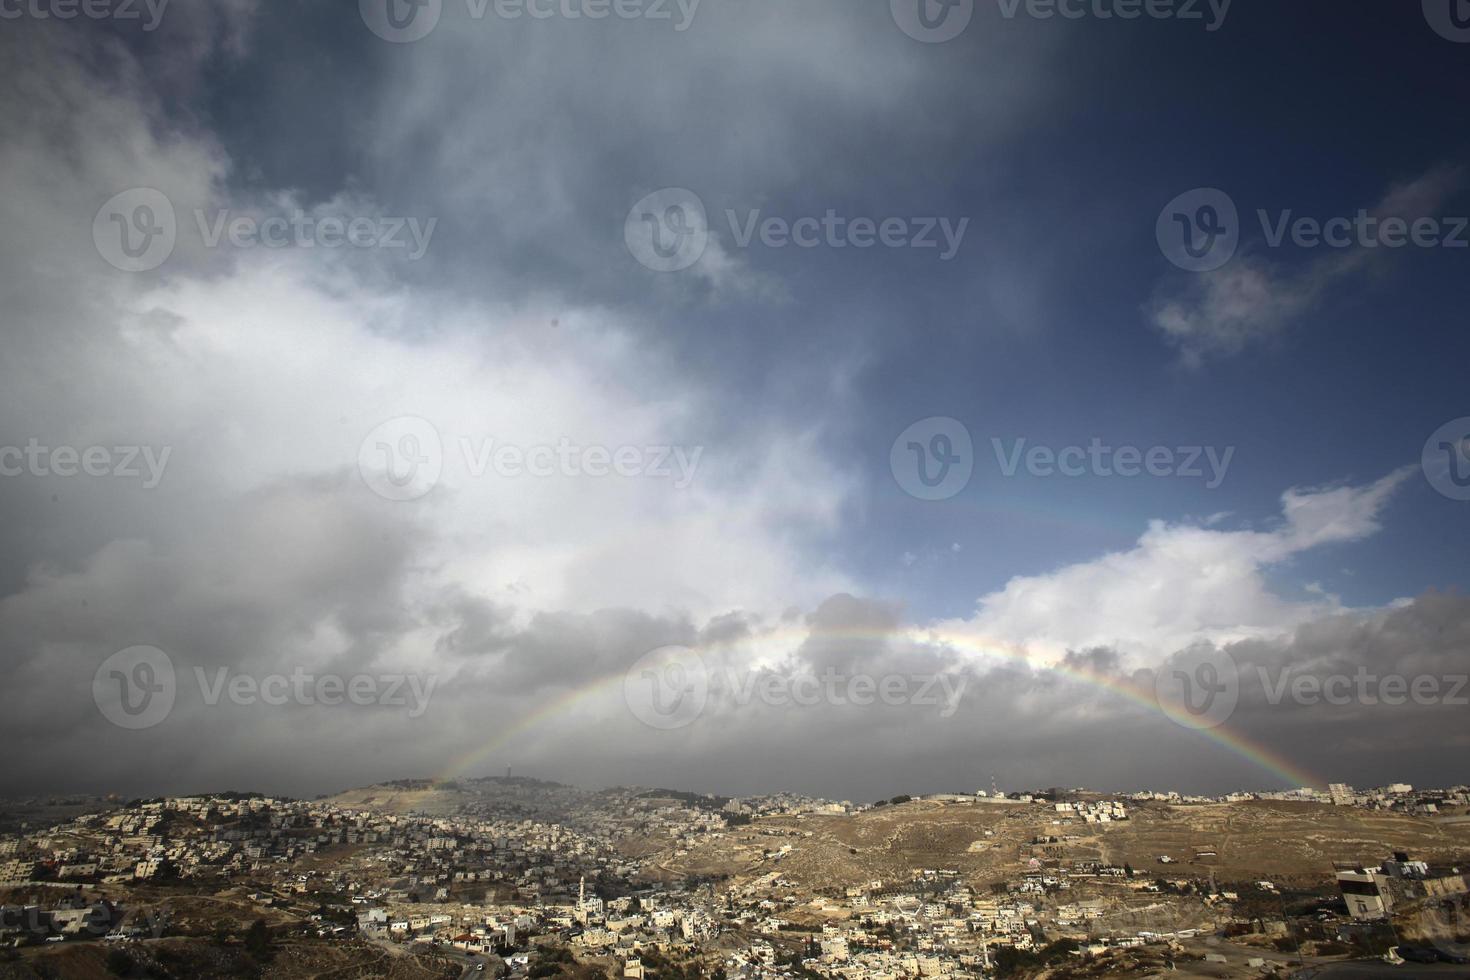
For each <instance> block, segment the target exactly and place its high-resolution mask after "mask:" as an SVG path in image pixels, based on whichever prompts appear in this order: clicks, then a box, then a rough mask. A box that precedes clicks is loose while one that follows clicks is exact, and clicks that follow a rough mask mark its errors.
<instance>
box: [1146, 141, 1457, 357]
mask: <svg viewBox="0 0 1470 980" xmlns="http://www.w3.org/2000/svg"><path fill="white" fill-rule="evenodd" d="M1463 183H1464V173H1463V170H1462V169H1461V168H1458V167H1437V168H1435V169H1433V170H1430V171H1428V172H1427V173H1424V174H1422V175H1420V176H1419V177H1417V178H1415V179H1414V180H1411V181H1407V182H1405V183H1402V184H1395V185H1393V186H1392V187H1390V188H1389V189H1388V190H1387V191H1386V192H1385V193H1384V196H1383V198H1382V199H1381V200H1380V201H1379V202H1378V204H1377V205H1375V206H1374V207H1373V208H1372V209H1370V214H1371V215H1372V216H1373V217H1374V218H1377V219H1379V220H1382V219H1383V218H1387V217H1398V218H1404V219H1406V220H1410V221H1412V220H1413V219H1415V218H1421V217H1427V216H1434V215H1436V214H1437V212H1438V209H1439V208H1440V207H1441V206H1442V205H1443V204H1444V203H1445V201H1447V200H1448V199H1449V198H1450V197H1451V196H1452V195H1453V194H1454V193H1455V192H1456V191H1458V190H1459V189H1460V187H1461V186H1462V185H1463ZM1345 216H1347V215H1345ZM1295 217H1301V216H1300V215H1297V216H1295ZM1241 220H1242V221H1245V220H1249V219H1248V218H1247V216H1246V214H1245V213H1242V215H1241ZM1272 220H1273V221H1277V220H1280V217H1279V216H1275V215H1273V216H1272ZM1288 244H1289V239H1288ZM1322 251H1323V252H1327V253H1329V254H1325V255H1321V256H1320V257H1317V258H1314V259H1312V260H1311V261H1309V262H1308V263H1307V264H1306V265H1305V266H1304V267H1302V268H1300V269H1293V268H1290V267H1288V266H1286V265H1285V264H1284V263H1282V262H1281V261H1280V260H1279V259H1277V258H1275V257H1272V258H1268V257H1266V256H1265V255H1262V254H1259V253H1256V254H1243V255H1240V256H1237V257H1236V258H1235V259H1234V260H1232V261H1231V262H1229V263H1228V264H1226V265H1225V266H1224V267H1222V268H1220V269H1218V270H1216V271H1215V272H1211V273H1205V274H1200V275H1194V276H1192V277H1191V278H1190V280H1189V283H1188V285H1187V286H1186V287H1184V288H1183V289H1182V290H1180V289H1178V288H1176V283H1177V278H1175V279H1171V280H1168V281H1166V282H1164V283H1160V285H1159V287H1158V288H1157V289H1156V290H1155V293H1154V297H1153V299H1152V301H1151V302H1150V303H1149V305H1148V310H1147V312H1148V316H1149V319H1150V320H1151V321H1152V323H1153V325H1154V326H1155V327H1156V328H1157V329H1159V330H1160V331H1161V332H1162V333H1163V335H1164V338H1165V339H1166V340H1167V341H1168V342H1169V343H1170V344H1171V345H1173V346H1174V347H1177V348H1178V349H1179V353H1180V357H1181V358H1182V359H1183V361H1184V363H1185V364H1187V365H1188V366H1190V367H1198V366H1200V365H1201V364H1202V363H1204V361H1205V360H1206V359H1208V358H1211V357H1228V356H1230V355H1233V354H1238V353H1240V352H1241V351H1242V350H1245V349H1246V348H1247V347H1250V346H1251V345H1254V344H1259V343H1264V342H1268V341H1270V340H1272V339H1273V338H1276V337H1278V336H1280V335H1281V333H1282V332H1283V331H1285V330H1286V329H1287V328H1289V327H1290V326H1291V324H1292V323H1293V322H1294V321H1296V320H1297V319H1299V318H1300V317H1301V316H1303V315H1304V314H1306V313H1308V312H1310V311H1311V310H1313V309H1314V308H1316V307H1317V306H1318V304H1320V303H1321V302H1322V300H1323V297H1324V295H1325V294H1326V293H1327V291H1328V289H1329V288H1330V287H1333V286H1335V285H1337V284H1338V283H1339V282H1341V281H1343V280H1346V279H1349V278H1351V277H1353V276H1355V275H1357V274H1359V273H1361V272H1362V271H1363V270H1364V269H1365V268H1367V267H1368V266H1370V265H1376V264H1381V263H1383V262H1386V261H1388V260H1389V258H1390V256H1391V255H1392V254H1393V251H1392V250H1390V249H1387V248H1384V247H1382V246H1379V247H1376V248H1374V247H1368V246H1367V245H1365V244H1363V243H1362V242H1356V243H1354V244H1353V245H1351V246H1350V247H1348V248H1346V249H1326V248H1324V249H1322Z"/></svg>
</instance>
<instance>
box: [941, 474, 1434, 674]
mask: <svg viewBox="0 0 1470 980" xmlns="http://www.w3.org/2000/svg"><path fill="white" fill-rule="evenodd" d="M1410 472H1411V471H1410V470H1407V469H1405V470H1399V471H1397V472H1394V473H1391V474H1389V475H1388V476H1386V477H1384V478H1382V479H1380V480H1377V481H1375V482H1373V483H1371V484H1367V485H1366V486H1358V487H1348V486H1344V487H1335V488H1327V489H1316V490H1303V489H1294V490H1288V491H1287V492H1286V493H1285V494H1283V495H1282V498H1281V504H1282V519H1281V522H1280V524H1279V525H1278V526H1277V527H1275V528H1273V529H1271V530H1265V531H1256V530H1223V529H1220V528H1218V527H1217V526H1211V525H1209V524H1168V523H1165V522H1163V521H1155V522H1153V523H1151V524H1150V525H1149V528H1148V530H1147V531H1146V532H1144V534H1143V535H1142V536H1141V537H1140V538H1139V539H1138V542H1137V544H1135V545H1134V547H1132V548H1131V549H1129V550H1127V551H1121V552H1115V553H1113V554H1109V555H1104V556H1103V557H1101V558H1097V559H1093V560H1091V561H1086V562H1081V563H1078V564H1075V565H1068V566H1066V567H1064V568H1060V569H1058V570H1056V571H1054V572H1051V573H1048V574H1044V575H1028V576H1018V577H1016V578H1013V579H1011V580H1010V581H1009V582H1007V583H1006V585H1005V587H1004V588H1002V589H1001V590H999V591H998V592H993V593H991V594H989V595H986V596H983V597H982V598H981V599H980V600H979V605H978V608H977V610H976V613H975V615H974V616H972V617H970V618H968V619H965V620H961V621H955V622H950V623H945V624H942V628H941V630H940V633H941V634H942V635H951V634H953V635H956V636H968V637H972V638H974V639H975V641H976V642H977V643H979V644H980V645H982V646H983V645H986V644H997V643H998V644H1003V645H1007V646H1013V647H1015V648H1018V649H1021V650H1024V651H1025V652H1026V654H1027V656H1028V657H1030V658H1031V659H1032V660H1033V661H1034V662H1037V663H1055V662H1056V661H1058V660H1060V659H1061V658H1062V657H1064V656H1066V654H1067V653H1068V651H1081V650H1087V649H1092V648H1096V647H1106V648H1109V649H1112V650H1116V651H1118V652H1119V653H1122V654H1124V655H1125V656H1127V657H1129V658H1130V659H1131V660H1132V661H1133V662H1134V663H1135V665H1151V664H1157V663H1159V662H1161V661H1162V660H1163V659H1164V658H1166V657H1167V656H1169V655H1170V654H1172V653H1174V652H1175V651H1177V650H1179V649H1182V648H1184V647H1186V646H1189V645H1190V644H1192V643H1196V642H1200V641H1210V642H1215V643H1231V642H1236V641H1239V640H1244V639H1249V638H1259V637H1270V636H1279V635H1282V634H1284V633H1287V632H1289V631H1290V630H1293V629H1295V628H1296V627H1298V626H1300V625H1301V624H1303V623H1306V622H1309V621H1311V620H1313V619H1316V618H1319V617H1322V616H1326V615H1330V614H1332V613H1334V612H1337V611H1338V610H1339V607H1338V606H1337V604H1336V602H1335V600H1334V599H1333V598H1332V597H1331V596H1326V595H1322V596H1319V597H1318V599H1317V600H1315V601H1306V602H1302V601H1290V600H1287V599H1283V598H1281V597H1280V596H1278V595H1277V594H1275V593H1274V592H1273V591H1272V590H1271V588H1270V586H1269V585H1268V583H1267V581H1266V577H1265V572H1266V570H1267V569H1269V568H1270V567H1271V566H1273V565H1276V564H1278V563H1280V562H1283V561H1286V560H1288V559H1290V558H1291V557H1293V556H1294V555H1297V554H1300V553H1302V552H1305V551H1308V550H1310V549H1313V548H1317V547H1321V546H1324V545H1327V544H1334V543H1346V542H1352V541H1357V540H1361V539H1362V538H1365V537H1367V536H1368V535H1370V534H1372V533H1374V532H1375V531H1377V530H1378V528H1379V523H1378V519H1379V515H1380V513H1381V512H1382V510H1383V507H1384V506H1385V504H1386V503H1387V501H1388V499H1389V498H1390V496H1391V495H1392V494H1393V492H1394V490H1395V489H1396V488H1397V487H1399V486H1400V485H1401V484H1402V483H1403V482H1404V480H1405V479H1407V478H1408V476H1409V474H1410Z"/></svg>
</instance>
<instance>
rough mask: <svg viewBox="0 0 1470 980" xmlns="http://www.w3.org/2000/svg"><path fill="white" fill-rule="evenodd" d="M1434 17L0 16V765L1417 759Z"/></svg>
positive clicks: (1447, 774) (1066, 777) (483, 8)
mask: <svg viewBox="0 0 1470 980" xmlns="http://www.w3.org/2000/svg"><path fill="white" fill-rule="evenodd" d="M354 8H355V9H354ZM1465 13H1466V12H1465V11H1464V10H1463V3H1462V2H1460V0H1423V3H1422V4H1415V3H1398V4H1382V5H1367V4H1356V5H1343V4H1340V3H1329V2H1326V0H1302V2H1299V3H1294V4H1289V5H1283V4H1277V3H1264V2H1248V0H1235V2H1233V3H1226V2H1224V0H1215V2H1214V3H1209V2H1204V0H1200V2H1193V0H1177V2H1173V3H1168V2H1164V0H1155V2H1152V3H1149V4H1142V3H1137V2H1132V0H1087V2H1085V3H1083V2H1081V0H1057V2H1052V3H1048V2H1046V0H1030V2H1026V0H1014V2H1013V0H952V2H948V3H944V2H941V0H891V2H890V3H877V2H874V3H862V4H854V3H846V2H842V3H839V2H835V0H802V2H799V3H790V2H778V0H699V2H695V0H682V2H679V0H616V2H613V0H485V2H483V3H482V2H480V0H416V2H414V3H410V2H408V0H361V2H360V3H358V4H355V5H354V4H351V3H345V4H344V3H326V2H316V0H303V2H299V3H292V4H268V3H263V2H256V0H210V2H199V3H191V4H184V3H177V4H173V3H168V2H166V0H151V2H150V3H142V2H137V3H133V2H124V0H94V2H92V3H91V4H89V5H87V6H85V7H82V6H72V5H70V4H69V3H68V2H67V0H0V21H3V23H0V53H3V61H4V64H5V65H6V66H7V70H6V81H7V84H6V85H4V86H3V87H0V188H3V193H0V227H3V228H4V229H5V234H4V235H3V236H0V250H3V255H0V324H3V330H4V337H5V343H4V345H3V347H0V350H3V356H0V514H3V515H4V516H5V518H6V519H5V520H4V521H3V523H0V658H3V661H0V662H3V664H4V666H5V667H6V676H7V679H8V683H7V684H5V685H4V687H3V689H0V735H3V737H4V738H5V739H6V741H7V742H8V743H9V744H10V745H11V746H12V747H13V751H12V752H11V753H9V759H8V762H7V765H6V766H5V768H4V770H3V773H4V775H3V778H0V793H5V794H30V793H56V792H118V793H123V794H129V795H137V794H143V793H147V794H153V793H163V792H194V791H204V790H222V789H228V788H234V789H258V790H264V791H272V792H285V793H291V794H294V795H301V796H312V795H316V794H319V793H330V792H335V791H337V790H340V789H344V788H348V787H351V786H357V785H365V784H368V783H372V782H376V781H380V780H387V779H394V778H405V777H425V776H438V777H442V778H446V779H451V778H457V777H465V776H477V775H498V774H502V773H503V772H504V771H505V769H506V768H507V767H513V770H514V771H515V772H517V773H521V774H526V775H536V776H540V777H542V778H548V779H559V780H562V781H567V782H574V783H579V784H582V785H589V786H600V785H612V784H638V785H659V786H671V787H677V788H682V789H692V790H697V791H701V792H719V793H724V794H740V795H750V794H756V793H763V792H772V791H777V790H790V791H797V792H805V793H810V794H813V795H822V796H827V797H832V798H840V799H856V800H863V799H872V798H878V797H885V796H891V795H894V794H896V793H900V792H909V793H916V792H935V791H974V790H975V789H977V788H989V786H990V785H991V784H992V781H994V782H995V783H997V784H999V785H1001V786H1002V788H1009V789H1012V790H1015V789H1022V788H1042V787H1049V786H1081V785H1086V786H1090V787H1094V788H1099V789H1119V790H1122V789H1157V790H1167V789H1177V790H1181V791H1186V792H1208V793H1219V792H1225V791H1228V790H1233V789H1247V790H1277V789H1284V788H1292V787H1296V786H1301V785H1318V786H1325V785H1326V784H1327V783H1328V782H1349V783H1354V784H1356V785H1361V786H1372V785H1382V784H1385V783H1388V782H1391V781H1403V782H1411V783H1415V784H1422V785H1451V784H1458V783H1464V782H1466V781H1467V779H1470V776H1467V772H1466V769H1465V764H1464V760H1465V759H1466V758H1467V754H1466V751H1465V749H1466V748H1467V746H1470V724H1467V718H1470V714H1467V706H1470V689H1466V687H1465V678H1466V675H1467V674H1470V600H1467V599H1466V597H1465V595H1464V592H1463V590H1464V586H1465V584H1466V570H1467V563H1466V555H1467V546H1470V398H1467V394H1466V393H1467V390H1470V388H1467V385H1466V383H1465V365H1466V364H1467V358H1470V332H1467V330H1466V326H1467V324H1466V320H1465V313H1464V311H1465V309H1466V308H1467V301H1470V276H1467V275H1466V274H1465V268H1466V262H1467V261H1470V229H1467V225H1470V221H1467V219H1466V216H1467V215H1470V166H1467V161H1466V150H1467V146H1466V141H1465V135H1464V134H1465V133H1466V132H1467V131H1470V130H1467V126H1466V122H1467V118H1466V117H1467V114H1470V98H1467V96H1470V26H1466V27H1462V26H1460V25H1461V24H1462V23H1465V22H1466V18H1465V17H1464V14H1465Z"/></svg>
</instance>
